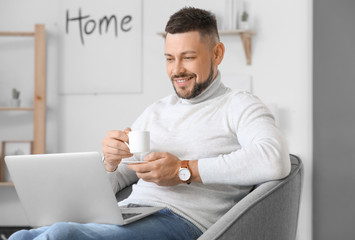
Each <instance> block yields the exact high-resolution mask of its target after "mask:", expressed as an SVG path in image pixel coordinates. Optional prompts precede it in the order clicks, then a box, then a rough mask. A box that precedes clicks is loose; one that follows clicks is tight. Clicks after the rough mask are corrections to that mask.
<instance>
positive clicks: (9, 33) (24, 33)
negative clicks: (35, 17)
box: [0, 32, 35, 37]
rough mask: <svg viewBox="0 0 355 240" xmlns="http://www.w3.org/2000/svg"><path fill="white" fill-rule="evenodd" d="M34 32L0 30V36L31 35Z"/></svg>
mask: <svg viewBox="0 0 355 240" xmlns="http://www.w3.org/2000/svg"><path fill="white" fill-rule="evenodd" d="M34 35H35V33H34V32H0V36H5V37H33V36H34Z"/></svg>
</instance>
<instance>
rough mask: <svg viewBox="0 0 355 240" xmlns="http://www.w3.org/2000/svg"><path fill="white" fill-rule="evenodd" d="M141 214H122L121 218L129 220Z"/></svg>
mask: <svg viewBox="0 0 355 240" xmlns="http://www.w3.org/2000/svg"><path fill="white" fill-rule="evenodd" d="M141 214H142V213H123V214H122V218H123V219H124V220H126V219H127V218H131V217H134V216H137V215H141Z"/></svg>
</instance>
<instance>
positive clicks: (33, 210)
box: [5, 152, 163, 227]
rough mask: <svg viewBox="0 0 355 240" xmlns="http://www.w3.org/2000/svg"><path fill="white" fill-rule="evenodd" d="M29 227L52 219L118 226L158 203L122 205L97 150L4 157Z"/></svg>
mask: <svg viewBox="0 0 355 240" xmlns="http://www.w3.org/2000/svg"><path fill="white" fill-rule="evenodd" d="M5 162H6V165H7V167H8V170H9V173H10V176H11V178H12V181H13V183H14V185H15V189H16V192H17V195H18V197H19V199H20V201H21V204H22V206H23V208H24V210H25V213H26V216H27V218H28V221H29V223H30V225H31V226H33V227H39V226H45V225H51V224H53V223H56V222H79V223H103V224H117V225H124V224H128V223H131V222H134V221H136V220H138V219H141V218H143V217H145V216H148V215H150V214H152V213H154V212H157V211H159V210H161V209H163V208H162V207H134V208H122V207H120V206H118V204H117V201H116V197H115V194H114V192H113V190H112V188H111V184H110V182H109V179H108V177H107V173H106V171H105V168H104V164H103V162H102V157H101V154H100V153H98V152H83V153H59V154H38V155H17V156H6V157H5Z"/></svg>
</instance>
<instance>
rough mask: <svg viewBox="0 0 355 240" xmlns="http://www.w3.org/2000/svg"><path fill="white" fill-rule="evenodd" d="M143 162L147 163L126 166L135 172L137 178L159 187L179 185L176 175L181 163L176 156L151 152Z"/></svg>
mask: <svg viewBox="0 0 355 240" xmlns="http://www.w3.org/2000/svg"><path fill="white" fill-rule="evenodd" d="M144 161H147V163H140V164H129V165H128V168H130V169H131V170H133V171H135V172H136V174H137V176H138V178H141V179H143V180H144V181H148V182H155V183H156V184H158V185H161V186H173V185H177V184H179V183H180V180H179V178H178V174H177V173H178V171H179V169H180V164H181V161H180V159H179V158H177V157H176V156H174V155H172V154H169V153H164V152H153V153H150V154H149V155H147V156H146V157H145V158H144Z"/></svg>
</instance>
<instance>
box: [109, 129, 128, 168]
mask: <svg viewBox="0 0 355 240" xmlns="http://www.w3.org/2000/svg"><path fill="white" fill-rule="evenodd" d="M129 131H131V130H130V128H126V129H125V130H124V131H120V130H112V131H109V132H108V133H107V135H106V137H105V138H104V139H103V140H102V152H103V153H104V156H105V160H104V164H105V167H106V170H107V171H112V170H113V171H114V170H115V169H116V168H117V166H118V164H119V163H120V162H121V160H122V158H128V157H131V156H133V154H131V153H130V151H129V148H128V146H127V145H126V142H128V135H127V134H128V132H129Z"/></svg>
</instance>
